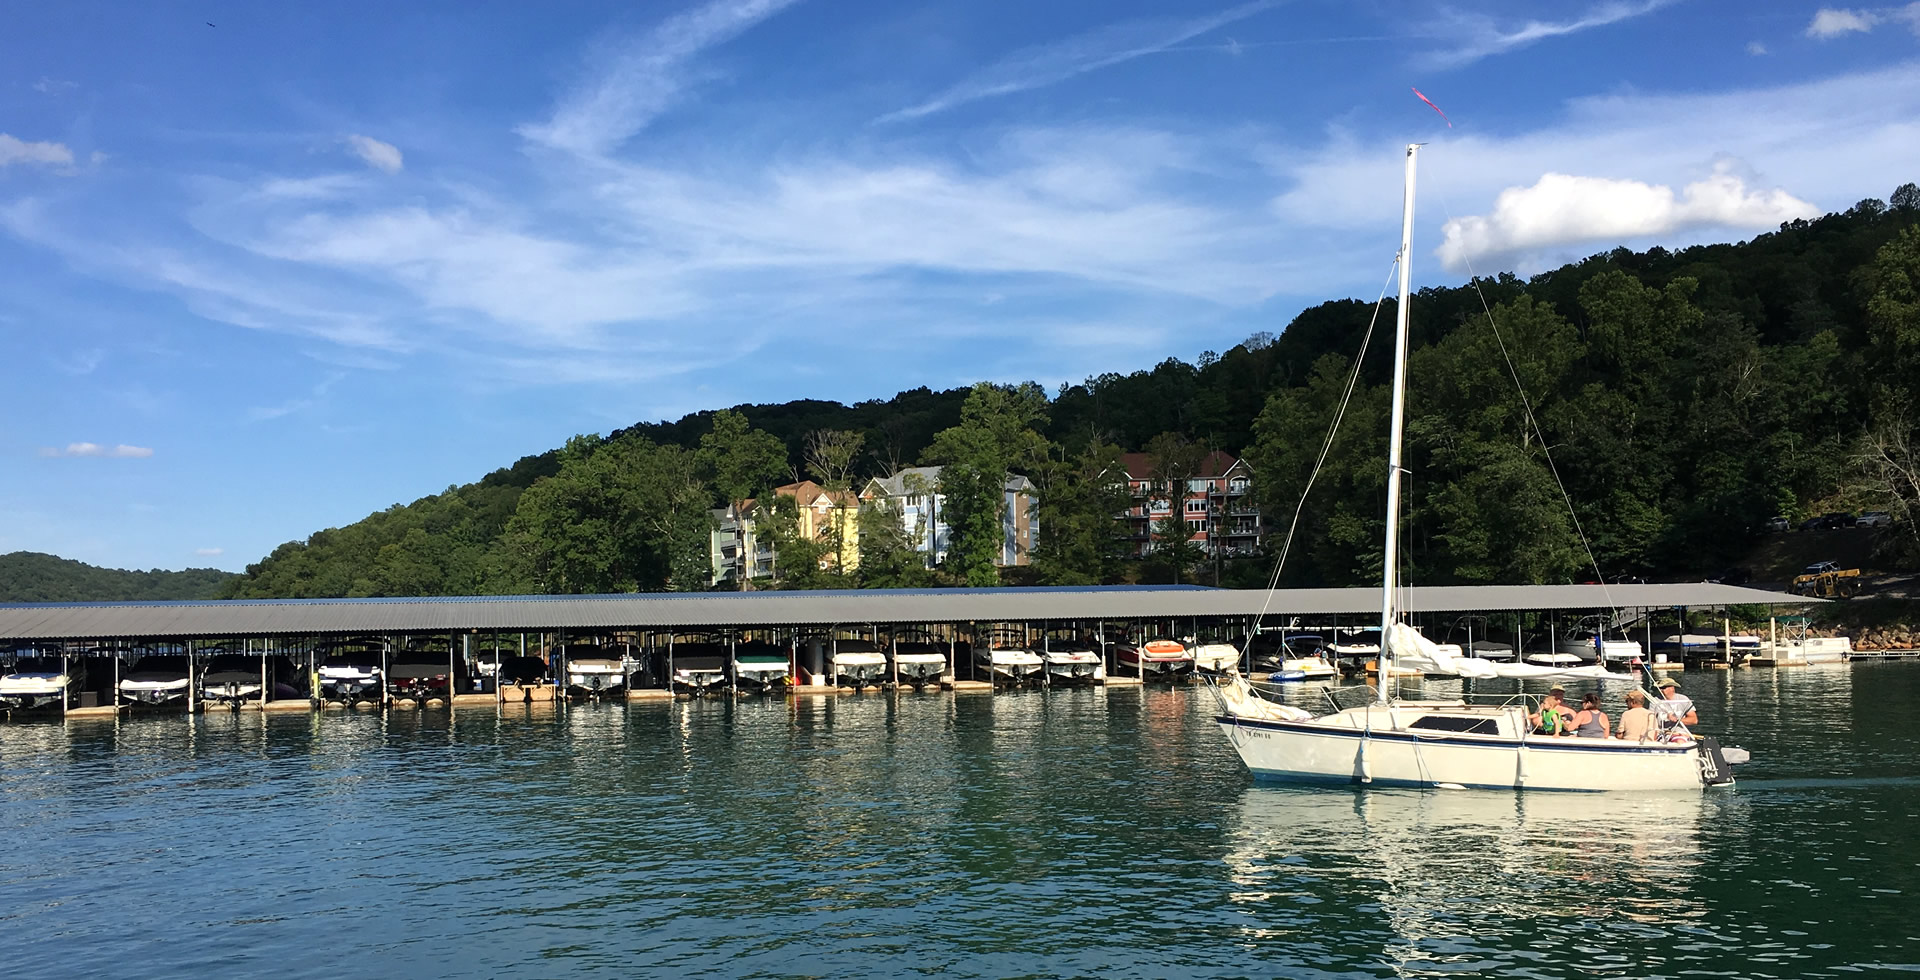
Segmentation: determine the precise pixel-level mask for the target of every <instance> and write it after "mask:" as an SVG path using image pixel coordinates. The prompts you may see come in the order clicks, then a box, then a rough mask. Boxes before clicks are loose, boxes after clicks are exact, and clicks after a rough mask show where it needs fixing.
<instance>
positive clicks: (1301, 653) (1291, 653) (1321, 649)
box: [1254, 632, 1340, 684]
mask: <svg viewBox="0 0 1920 980" xmlns="http://www.w3.org/2000/svg"><path fill="white" fill-rule="evenodd" d="M1326 651H1327V640H1326V637H1323V636H1321V635H1320V634H1318V633H1291V634H1289V633H1284V632H1283V633H1282V634H1281V636H1280V640H1279V643H1278V645H1277V647H1272V648H1269V652H1268V653H1267V654H1266V655H1264V656H1261V657H1260V658H1258V661H1257V662H1256V663H1255V665H1254V676H1255V677H1258V678H1263V679H1265V680H1266V681H1268V682H1270V683H1275V684H1280V683H1291V682H1296V681H1328V680H1332V679H1334V678H1336V677H1338V676H1340V669H1339V668H1338V667H1335V666H1334V665H1333V661H1331V660H1329V659H1327V656H1326Z"/></svg>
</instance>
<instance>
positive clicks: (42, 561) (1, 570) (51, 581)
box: [0, 551, 239, 602]
mask: <svg viewBox="0 0 1920 980" xmlns="http://www.w3.org/2000/svg"><path fill="white" fill-rule="evenodd" d="M238 577H239V576H237V575H235V574H234V573H232V572H223V571H221V570H219V569H217V568H188V569H184V570H182V571H178V572H169V571H165V570H163V569H158V568H156V569H153V570H152V571H147V572H137V571H129V570H127V569H121V568H100V567H98V566H95V565H89V564H87V563H85V562H79V561H74V560H73V559H71V558H61V557H60V556H58V555H47V554H41V553H40V552H37V551H16V552H13V553H12V554H8V555H0V602H116V601H119V602H127V601H136V600H142V599H211V598H213V596H214V594H215V593H217V592H219V591H220V588H221V587H222V586H224V585H226V584H227V580H228V579H233V578H238Z"/></svg>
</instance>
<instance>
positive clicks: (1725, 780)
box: [1695, 735, 1747, 786]
mask: <svg viewBox="0 0 1920 980" xmlns="http://www.w3.org/2000/svg"><path fill="white" fill-rule="evenodd" d="M1699 741H1700V747H1699V748H1698V749H1696V750H1695V751H1697V752H1698V753H1699V755H1700V782H1701V784H1702V785H1705V786H1730V785H1732V784H1733V763H1732V762H1731V761H1729V758H1728V757H1729V756H1732V755H1736V754H1737V755H1738V756H1739V758H1740V761H1742V762H1745V761H1746V759H1747V751H1746V750H1745V749H1727V750H1723V749H1721V748H1720V740H1719V739H1717V738H1713V737H1712V736H1708V735H1702V736H1700V737H1699Z"/></svg>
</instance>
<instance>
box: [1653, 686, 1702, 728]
mask: <svg viewBox="0 0 1920 980" xmlns="http://www.w3.org/2000/svg"><path fill="white" fill-rule="evenodd" d="M1653 717H1654V718H1655V719H1656V720H1658V721H1659V723H1660V730H1661V731H1662V732H1666V731H1671V730H1673V729H1676V728H1679V727H1680V726H1682V725H1685V726H1689V727H1691V726H1693V725H1698V724H1700V713H1699V712H1698V711H1695V710H1694V709H1693V699H1692V698H1689V697H1687V696H1686V695H1684V694H1681V693H1680V682H1679V681H1677V680H1674V679H1673V678H1671V677H1669V678H1666V679H1665V680H1662V681H1661V682H1660V697H1659V699H1658V700H1656V701H1654V702H1653Z"/></svg>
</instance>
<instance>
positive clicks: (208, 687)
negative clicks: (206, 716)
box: [200, 653, 262, 708]
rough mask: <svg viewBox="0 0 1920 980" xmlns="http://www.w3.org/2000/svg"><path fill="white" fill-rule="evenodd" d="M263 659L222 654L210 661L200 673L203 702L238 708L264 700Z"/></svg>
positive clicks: (235, 654)
mask: <svg viewBox="0 0 1920 980" xmlns="http://www.w3.org/2000/svg"><path fill="white" fill-rule="evenodd" d="M261 673H262V671H261V666H260V658H258V657H249V656H246V655H244V654H238V653H219V654H215V655H214V656H212V657H210V658H209V659H208V660H207V667H206V670H204V671H202V672H201V674H200V700H202V701H204V702H206V703H207V704H210V705H221V706H223V707H228V708H238V707H239V706H240V705H242V704H244V703H246V702H248V701H258V700H260V689H261V688H260V675H261Z"/></svg>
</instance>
